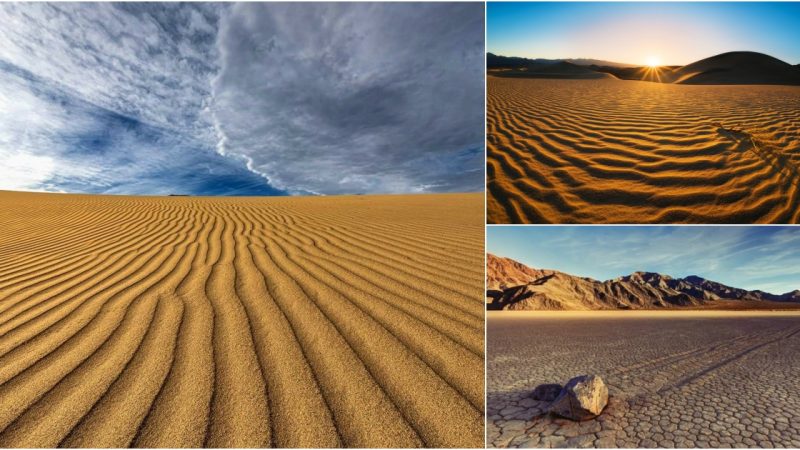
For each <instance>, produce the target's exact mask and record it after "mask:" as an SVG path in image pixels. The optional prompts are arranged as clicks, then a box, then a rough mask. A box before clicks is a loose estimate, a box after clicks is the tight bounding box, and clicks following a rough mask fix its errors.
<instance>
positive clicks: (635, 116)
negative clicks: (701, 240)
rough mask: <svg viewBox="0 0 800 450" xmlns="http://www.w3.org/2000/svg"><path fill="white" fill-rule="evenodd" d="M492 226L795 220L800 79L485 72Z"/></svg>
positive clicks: (799, 206) (798, 214)
mask: <svg viewBox="0 0 800 450" xmlns="http://www.w3.org/2000/svg"><path fill="white" fill-rule="evenodd" d="M487 83H488V91H487V92H488V94H487V216H488V217H487V220H488V222H489V223H684V222H686V223H797V222H798V221H800V198H799V196H798V183H800V172H799V171H798V167H800V133H798V129H800V87H798V86H737V85H729V86H703V85H672V84H660V83H651V82H643V81H629V80H547V79H512V78H500V77H492V76H489V77H487Z"/></svg>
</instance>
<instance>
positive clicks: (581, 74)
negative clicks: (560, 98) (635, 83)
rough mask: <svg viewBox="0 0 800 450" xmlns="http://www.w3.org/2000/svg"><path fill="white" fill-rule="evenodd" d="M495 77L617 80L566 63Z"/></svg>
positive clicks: (537, 66)
mask: <svg viewBox="0 0 800 450" xmlns="http://www.w3.org/2000/svg"><path fill="white" fill-rule="evenodd" d="M492 74H493V75H497V76H502V77H508V78H554V79H566V80H596V79H616V77H615V76H614V75H611V74H610V73H604V72H597V71H595V70H592V69H589V68H587V67H584V66H579V65H577V64H573V63H570V62H566V61H559V62H555V63H549V64H542V63H540V64H531V65H529V66H528V67H525V68H521V69H517V70H508V71H503V72H495V73H492Z"/></svg>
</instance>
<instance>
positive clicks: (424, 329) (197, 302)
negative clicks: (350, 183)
mask: <svg viewBox="0 0 800 450" xmlns="http://www.w3.org/2000/svg"><path fill="white" fill-rule="evenodd" d="M482 210H483V208H482V196H481V195H480V194H448V195H413V196H352V197H324V198H196V197H126V196H87V195H61V194H36V193H13V192H0V446H2V447H20V446H24V447H39V446H44V447H54V446H67V447H127V446H139V447H181V446H192V447H198V446H212V447H229V446H238V447H249V446H259V447H260V446H281V447H328V446H351V447H364V446H368V447H383V446H390V447H398V446H400V447H406V446H408V447H415V446H446V447H452V446H458V447H482V446H483V442H484V441H483V439H484V437H483V436H484V432H483V420H484V419H483V410H484V405H483V402H484V384H483V383H484V378H483V370H484V359H483V323H484V320H483V303H482V301H481V296H482V294H481V293H482V291H483V218H482Z"/></svg>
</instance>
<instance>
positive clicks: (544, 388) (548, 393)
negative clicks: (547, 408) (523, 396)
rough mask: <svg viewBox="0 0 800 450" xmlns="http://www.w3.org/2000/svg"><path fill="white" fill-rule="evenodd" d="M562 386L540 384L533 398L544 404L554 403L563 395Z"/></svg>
mask: <svg viewBox="0 0 800 450" xmlns="http://www.w3.org/2000/svg"><path fill="white" fill-rule="evenodd" d="M561 389H562V388H561V385H560V384H540V385H538V386H536V388H534V390H533V393H532V394H531V397H532V398H533V399H534V400H539V401H542V402H552V401H553V400H555V399H556V398H557V397H558V395H559V394H560V393H561Z"/></svg>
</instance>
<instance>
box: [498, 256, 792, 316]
mask: <svg viewBox="0 0 800 450" xmlns="http://www.w3.org/2000/svg"><path fill="white" fill-rule="evenodd" d="M486 276H487V292H486V296H487V308H488V309H493V310H501V309H502V310H593V309H659V308H680V307H704V306H715V304H721V303H723V302H739V303H740V304H742V305H743V304H745V303H747V304H763V305H764V306H768V305H767V303H770V304H771V303H785V302H796V303H800V290H795V291H791V292H787V293H785V294H780V295H776V294H771V293H768V292H764V291H759V290H753V291H748V290H746V289H739V288H735V287H731V286H727V285H725V284H722V283H718V282H715V281H712V280H707V279H705V278H702V277H699V276H696V275H691V276H688V277H685V278H673V277H670V276H669V275H662V274H659V273H653V272H634V273H632V274H630V275H626V276H622V277H618V278H614V279H612V280H607V281H598V280H594V279H592V278H584V277H578V276H574V275H569V274H566V273H563V272H558V271H554V270H542V269H535V268H531V267H528V266H526V265H525V264H522V263H520V262H518V261H515V260H513V259H510V258H502V257H498V256H495V255H492V254H487V268H486ZM759 302H761V303H759Z"/></svg>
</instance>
